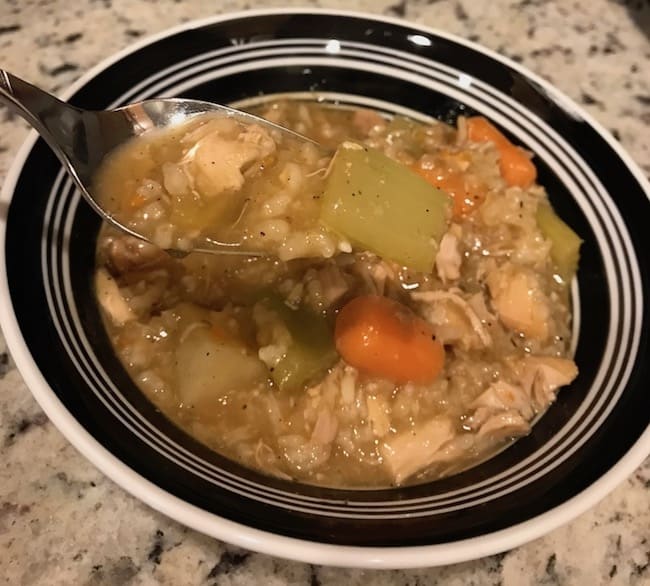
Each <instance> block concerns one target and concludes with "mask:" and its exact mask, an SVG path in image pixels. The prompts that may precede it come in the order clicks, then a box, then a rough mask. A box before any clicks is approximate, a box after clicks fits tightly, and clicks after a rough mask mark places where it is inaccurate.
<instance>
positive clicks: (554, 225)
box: [537, 203, 582, 281]
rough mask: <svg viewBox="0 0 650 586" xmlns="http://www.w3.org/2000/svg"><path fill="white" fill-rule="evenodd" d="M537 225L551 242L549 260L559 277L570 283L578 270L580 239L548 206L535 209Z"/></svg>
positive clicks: (544, 205)
mask: <svg viewBox="0 0 650 586" xmlns="http://www.w3.org/2000/svg"><path fill="white" fill-rule="evenodd" d="M537 225H538V226H539V229H540V230H541V231H542V234H544V237H545V238H548V239H549V240H550V241H551V258H552V259H553V262H555V264H556V265H557V269H558V271H559V273H560V276H561V277H562V278H563V279H565V280H566V281H570V280H571V279H572V278H573V276H574V275H575V273H576V270H577V269H578V261H579V260H580V245H581V244H582V239H581V238H580V236H578V235H577V234H576V233H575V232H574V231H573V230H572V229H571V228H570V227H569V226H568V225H567V224H566V223H565V222H564V221H563V220H562V219H561V218H560V217H559V216H558V215H557V214H556V213H555V212H554V211H553V208H552V207H551V206H550V205H548V204H544V203H542V204H540V205H539V206H538V207H537Z"/></svg>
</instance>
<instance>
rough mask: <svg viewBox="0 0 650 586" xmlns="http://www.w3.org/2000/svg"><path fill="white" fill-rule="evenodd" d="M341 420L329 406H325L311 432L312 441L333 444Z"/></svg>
mask: <svg viewBox="0 0 650 586" xmlns="http://www.w3.org/2000/svg"><path fill="white" fill-rule="evenodd" d="M338 426H339V421H338V419H337V418H336V417H335V416H334V414H333V413H332V412H331V411H330V410H329V409H327V408H323V409H321V410H320V411H319V413H318V418H317V419H316V424H315V425H314V429H313V430H312V432H311V438H310V441H311V443H313V444H331V443H332V442H333V441H334V438H335V437H336V432H337V431H338Z"/></svg>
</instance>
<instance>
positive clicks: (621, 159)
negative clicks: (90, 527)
mask: <svg viewBox="0 0 650 586" xmlns="http://www.w3.org/2000/svg"><path fill="white" fill-rule="evenodd" d="M309 91H315V92H318V93H319V95H324V96H326V97H330V98H336V99H339V100H340V101H342V102H344V103H349V104H363V105H368V106H372V107H376V108H380V109H383V110H386V111H389V112H405V113H410V114H412V115H426V116H436V117H439V118H442V119H445V120H448V121H453V120H454V119H455V117H456V116H457V115H458V114H459V113H461V112H477V113H481V114H483V115H485V116H487V117H488V118H490V119H491V120H493V121H494V122H495V123H497V124H498V125H499V126H500V127H502V128H503V129H504V130H505V131H506V132H507V133H508V134H510V135H511V137H512V138H513V140H515V141H516V142H517V143H518V144H522V145H525V147H526V148H528V149H530V150H531V151H533V152H534V153H535V155H536V159H535V161H536V164H537V167H538V169H539V178H540V182H541V183H542V184H543V185H545V186H546V187H547V189H548V191H549V194H550V197H551V200H552V202H553V204H554V206H555V207H556V208H557V209H558V210H559V212H560V214H561V215H562V216H563V217H564V218H566V219H567V220H568V222H569V223H570V224H571V225H572V226H573V227H574V229H575V230H576V231H577V232H578V233H579V234H580V235H581V236H582V237H583V238H584V241H585V243H584V246H583V254H582V261H581V266H580V271H579V275H578V279H577V283H576V284H575V286H574V303H575V316H576V319H575V339H574V343H575V347H576V361H577V363H578V365H579V367H580V376H579V378H578V379H577V380H576V381H575V383H574V384H573V385H571V387H570V388H566V389H564V390H563V391H562V392H561V394H560V396H559V398H558V400H557V402H556V403H555V404H554V405H553V406H552V408H551V409H550V410H549V411H548V413H547V414H546V415H545V416H544V417H543V418H542V419H541V420H540V421H539V423H537V425H536V426H535V428H534V431H533V432H532V434H531V435H530V436H528V437H526V438H523V439H521V440H519V441H518V442H516V443H515V444H514V445H513V446H512V447H511V448H509V449H507V450H505V451H504V452H502V453H501V454H499V455H498V456H496V457H495V458H493V459H491V460H489V461H488V462H486V463H484V464H482V465H480V466H477V467H475V468H473V469H471V470H469V471H467V472H464V473H462V474H459V475H456V476H454V477H452V478H448V479H445V480H442V481H438V482H433V483H429V484H423V485H419V486H413V487H408V488H402V489H394V490H383V491H339V490H331V489H321V488H315V487H309V486H303V485H297V484H292V483H288V482H285V481H281V480H275V479H269V478H266V477H264V476H262V475H260V474H257V473H254V472H251V471H250V470H247V469H243V468H242V467H240V466H238V465H237V464H234V463H233V462H230V461H228V460H226V459H224V458H222V457H220V456H219V455H217V454H215V453H213V452H211V451H209V450H208V449H206V448H204V447H202V446H201V445H199V444H198V443H196V442H194V441H193V440H192V439H191V438H189V437H188V436H186V435H185V434H184V433H183V432H182V431H180V430H178V429H176V428H175V427H174V426H172V425H171V424H170V423H169V422H168V421H167V420H166V419H165V418H164V417H163V416H161V414H160V413H158V412H157V411H156V409H155V408H154V407H153V406H152V405H151V404H149V403H148V402H147V401H146V400H145V399H144V398H143V397H142V395H141V394H140V393H139V392H138V391H137V389H136V388H135V387H134V385H133V384H132V383H131V381H130V380H129V379H128V377H127V375H126V374H125V372H124V370H123V369H122V368H121V366H120V365H119V363H118V361H117V360H116V358H115V357H114V356H113V354H112V352H111V350H110V347H109V344H108V340H107V338H106V335H105V333H104V330H103V327H102V324H101V321H100V318H99V314H98V310H97V306H96V304H95V301H94V299H93V295H92V291H91V274H92V269H93V258H94V250H93V249H94V241H95V238H96V235H97V230H98V228H99V220H98V218H97V217H96V216H95V215H94V214H93V212H91V211H90V209H89V208H88V207H87V206H86V205H85V204H84V203H83V202H81V201H80V198H79V194H78V193H77V192H76V191H75V189H74V188H73V186H72V184H71V182H70V180H69V178H68V177H67V176H66V175H65V174H64V173H63V171H62V170H61V167H60V165H59V164H58V162H57V160H56V159H55V158H54V156H53V155H52V153H51V152H50V151H49V150H48V148H47V147H46V146H45V144H44V143H43V142H42V141H40V140H35V139H34V137H32V138H31V139H30V140H29V141H28V142H27V144H26V145H25V146H24V148H23V149H22V151H21V153H20V155H19V156H18V159H17V161H16V164H15V165H14V166H13V168H12V170H11V171H10V173H9V176H8V178H7V181H6V182H5V185H4V190H3V194H2V203H3V205H6V206H8V212H7V220H6V223H4V222H3V224H2V226H1V230H2V234H1V236H2V239H1V242H0V246H1V247H2V248H1V249H0V254H1V258H2V263H3V264H2V271H3V278H2V281H1V284H0V286H1V294H2V307H1V309H0V311H1V317H2V325H3V329H4V332H5V335H6V337H7V341H8V343H9V346H10V349H11V352H12V353H13V355H14V357H15V360H16V363H17V365H18V366H19V368H20V370H21V372H22V374H23V376H24V378H25V380H26V382H27V384H28V385H29V387H30V388H31V389H32V391H33V393H34V395H35V396H36V398H37V399H38V401H39V402H40V404H41V405H42V407H43V408H44V409H45V411H46V412H47V414H48V415H49V416H50V418H51V419H52V420H53V421H54V423H55V424H56V425H57V426H58V427H59V428H60V429H61V431H62V432H63V433H64V434H65V435H66V436H67V437H68V439H69V440H70V441H71V442H72V443H73V444H74V445H75V446H77V448H78V449H79V450H81V452H83V453H84V454H85V455H86V456H87V457H88V458H89V459H90V460H91V461H93V462H94V463H95V464H96V465H97V466H98V467H99V468H100V469H101V470H102V471H104V472H105V473H106V474H107V475H108V476H110V477H111V478H113V479H114V480H115V481H117V482H118V483H119V484H121V485H122V486H123V487H124V488H125V489H127V490H128V491H130V492H132V493H133V494H135V495H136V496H137V497H139V498H140V499H142V500H143V501H145V502H147V503H149V504H150V505H151V506H153V507H155V508H157V509H159V510H161V511H163V512H164V513H166V514H167V515H169V516H171V517H173V518H175V519H177V520H179V521H181V522H183V523H185V524H187V525H189V526H191V527H194V528H196V529H198V530H200V531H203V532H205V533H207V534H210V535H213V536H215V537H218V538H220V539H224V540H227V541H229V542H232V543H236V544H238V545H241V546H244V547H247V548H250V549H254V550H258V551H263V552H267V553H272V554H275V555H279V556H284V557H289V558H294V559H299V560H304V561H310V562H315V563H324V564H331V565H339V566H341V565H345V566H367V567H408V566H430V565H435V564H443V563H451V562H455V561H460V560H464V559H469V558H475V557H480V556H483V555H486V554H489V553H494V552H497V551H500V550H504V549H507V548H510V547H513V546H515V545H518V544H520V543H523V542H525V541H527V540H530V539H532V538H534V537H537V536H539V535H541V534H543V533H544V532H546V531H549V530H550V529H552V528H554V527H556V526H558V525H559V524H561V523H563V522H566V521H567V520H569V519H570V518H572V517H573V516H575V515H577V514H579V513H580V512H582V511H584V510H585V509H586V508H587V507H589V506H591V505H593V504H594V503H595V502H596V501H597V500H598V499H600V498H602V497H603V496H604V495H605V494H606V493H607V492H608V491H609V490H611V489H612V488H613V487H614V486H615V485H616V484H617V483H618V482H620V481H621V480H623V478H624V477H625V476H626V475H627V474H629V473H631V472H632V471H633V470H634V468H635V467H636V466H638V465H639V464H640V463H641V461H642V459H643V458H644V456H645V455H646V454H647V453H648V452H649V451H650V431H648V424H649V423H650V394H648V392H647V386H648V384H649V383H650V380H649V373H648V361H647V357H648V331H649V327H648V316H647V312H646V311H645V310H644V297H645V295H646V294H647V291H648V261H647V256H645V255H646V254H647V251H648V250H650V242H649V237H648V232H649V231H648V230H647V228H645V222H647V219H648V217H650V214H649V213H648V212H649V211H650V206H649V205H648V193H649V192H650V188H649V186H648V183H647V182H646V181H645V179H644V178H643V177H642V175H641V173H640V172H639V170H638V169H637V168H636V167H635V165H634V164H633V163H632V162H631V160H630V159H629V157H628V156H627V155H626V154H625V153H624V152H623V151H622V150H621V148H620V147H619V146H618V144H617V143H616V142H615V141H614V140H613V139H612V138H611V137H610V136H609V135H608V134H607V133H606V132H604V131H603V130H602V129H601V128H600V127H599V126H598V124H596V123H595V122H594V121H592V120H591V119H590V118H589V117H588V116H587V115H586V114H585V113H584V112H583V111H581V110H580V109H579V108H578V107H577V106H576V105H575V104H574V103H573V102H571V101H570V100H568V99H567V98H566V97H565V96H563V95H562V94H560V93H559V92H558V91H557V90H555V89H554V88H553V87H551V86H549V85H548V84H547V83H546V82H544V81H543V80H541V79H539V78H537V77H535V76H534V75H532V74H530V73H529V72H527V71H525V70H524V69H522V68H521V67H520V66H518V65H516V64H515V63H511V62H509V61H507V60H505V59H503V58H502V57H500V56H498V55H496V54H494V53H491V52H489V51H486V50H485V49H482V48H481V47H478V46H476V45H474V44H472V43H468V42H466V41H464V40H462V39H459V38H455V37H452V36H450V35H447V34H445V33H442V32H439V31H434V30H431V29H425V28H418V27H415V26H413V25H410V24H408V23H405V22H401V21H397V20H392V19H378V18H376V17H371V16H368V15H362V14H352V13H333V12H323V11H321V12H314V11H309V12H307V11H298V10H296V11H286V10H284V11H262V12H259V11H258V12H249V13H241V14H234V15H230V16H225V17H220V18H215V19H211V20H207V21H201V22H196V23H190V24H187V25H183V26H182V27H180V28H177V29H174V30H171V31H169V32H166V33H163V34H161V35H157V36H155V37H152V38H149V39H147V40H145V41H144V42H141V43H139V44H138V45H135V46H134V47H132V48H130V49H128V50H127V51H124V52H122V53H120V54H119V55H117V56H115V57H113V58H111V59H109V60H108V61H106V62H104V63H102V64H101V65H100V66H99V67H97V68H95V69H94V70H93V71H91V72H90V73H89V74H87V75H86V76H84V78H83V79H82V80H80V81H79V82H78V83H77V84H75V86H74V88H72V89H71V90H70V91H69V92H68V93H67V97H68V98H69V99H70V101H71V102H73V103H74V104H76V105H79V106H82V107H85V108H106V107H115V106H119V105H121V104H126V103H128V102H133V101H137V100H142V99H145V98H151V97H156V96H184V97H191V98H199V99H204V100H211V101H216V102H221V103H228V102H241V101H242V100H243V101H246V100H248V101H250V100H251V99H258V98H259V96H260V95H269V94H278V93H287V92H289V93H295V92H309Z"/></svg>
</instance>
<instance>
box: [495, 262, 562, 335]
mask: <svg viewBox="0 0 650 586" xmlns="http://www.w3.org/2000/svg"><path fill="white" fill-rule="evenodd" d="M487 284H488V288H489V290H490V295H491V297H492V305H493V307H494V309H495V310H496V312H497V314H498V315H499V318H500V319H501V321H502V322H503V324H504V325H505V326H506V327H508V328H510V329H512V330H514V331H515V332H521V333H523V334H524V335H525V336H528V337H530V338H533V339H537V340H540V341H543V340H546V339H547V338H548V336H549V321H550V319H551V311H550V307H549V301H548V299H547V297H546V295H545V294H544V292H543V291H542V287H541V284H540V282H539V277H538V276H537V275H536V274H535V273H534V272H532V271H531V270H529V269H526V268H525V267H517V266H516V265H514V264H512V263H510V262H507V263H505V264H504V265H503V266H501V267H500V268H498V269H495V270H493V271H491V272H490V273H489V274H488V275H487Z"/></svg>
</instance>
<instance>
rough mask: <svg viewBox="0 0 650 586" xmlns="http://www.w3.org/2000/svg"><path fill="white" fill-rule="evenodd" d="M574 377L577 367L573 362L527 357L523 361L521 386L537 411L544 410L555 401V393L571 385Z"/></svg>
mask: <svg viewBox="0 0 650 586" xmlns="http://www.w3.org/2000/svg"><path fill="white" fill-rule="evenodd" d="M576 376H578V367H577V366H576V364H575V362H574V361H573V360H569V359H568V358H558V357H556V356H529V357H527V358H526V359H525V361H524V367H523V374H522V385H523V387H524V388H525V389H527V391H528V393H529V394H530V396H531V397H532V399H533V401H534V402H535V404H536V405H537V407H538V409H544V408H545V407H546V406H548V405H549V404H550V403H552V402H553V401H554V400H555V391H556V390H557V389H558V388H560V387H563V386H564V385H568V384H569V383H571V382H572V381H573V380H574V379H575V378H576Z"/></svg>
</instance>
